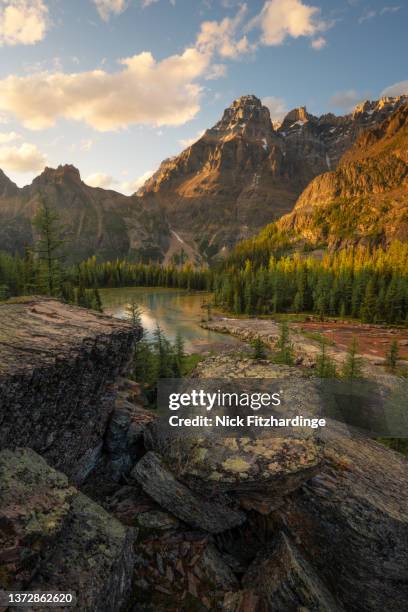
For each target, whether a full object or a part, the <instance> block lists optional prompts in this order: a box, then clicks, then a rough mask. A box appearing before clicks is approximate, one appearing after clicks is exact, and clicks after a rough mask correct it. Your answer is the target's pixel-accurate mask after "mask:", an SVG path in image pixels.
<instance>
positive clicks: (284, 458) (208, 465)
mask: <svg viewBox="0 0 408 612" xmlns="http://www.w3.org/2000/svg"><path fill="white" fill-rule="evenodd" d="M144 435H145V440H146V445H147V446H148V447H149V448H152V449H154V450H155V451H157V452H158V453H161V455H162V456H163V457H165V459H166V464H167V466H168V467H169V469H171V470H172V471H173V472H174V473H176V474H177V478H178V480H179V481H180V482H182V483H184V484H185V485H187V486H188V487H189V488H190V489H191V490H193V491H195V492H196V493H198V494H205V495H206V496H208V497H210V498H214V497H216V496H218V495H223V494H228V495H230V496H232V497H234V499H236V500H237V501H238V502H239V504H240V505H241V506H242V508H244V509H246V510H251V509H253V510H257V511H258V512H260V513H261V514H269V513H270V512H271V511H272V510H274V509H276V508H277V507H278V506H279V505H280V504H281V503H282V500H283V499H284V497H285V496H286V495H288V493H290V492H292V491H294V490H296V489H297V488H298V487H300V486H301V485H302V484H303V483H304V482H305V481H306V480H308V479H310V478H311V477H312V476H314V475H315V474H317V473H318V471H319V470H320V465H321V461H322V456H321V452H320V450H321V449H320V444H319V442H318V441H317V440H316V439H315V438H314V437H313V436H312V437H309V438H307V437H305V438H300V439H294V438H293V439H292V438H288V439H286V438H278V437H273V436H267V435H266V434H265V435H263V436H259V437H258V438H255V439H252V438H249V437H241V438H223V437H220V436H216V435H214V436H202V437H200V438H193V437H190V436H183V435H176V434H174V433H173V431H170V432H169V429H168V427H167V426H166V424H165V423H164V422H163V421H160V420H157V421H154V422H152V423H150V424H149V425H148V426H147V427H146V430H145V434H144ZM136 471H137V468H136Z"/></svg>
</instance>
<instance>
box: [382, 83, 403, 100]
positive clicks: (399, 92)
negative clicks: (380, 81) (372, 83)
mask: <svg viewBox="0 0 408 612" xmlns="http://www.w3.org/2000/svg"><path fill="white" fill-rule="evenodd" d="M405 94H407V95H408V81H399V83H394V84H393V85H389V86H388V87H386V88H385V89H383V91H382V92H381V95H382V96H391V97H392V96H403V95H405Z"/></svg>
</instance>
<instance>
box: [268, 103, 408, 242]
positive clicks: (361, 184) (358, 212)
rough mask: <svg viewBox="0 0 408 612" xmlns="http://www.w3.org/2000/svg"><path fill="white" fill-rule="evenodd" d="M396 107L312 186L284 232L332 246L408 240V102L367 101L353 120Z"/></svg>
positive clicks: (285, 222) (286, 220)
mask: <svg viewBox="0 0 408 612" xmlns="http://www.w3.org/2000/svg"><path fill="white" fill-rule="evenodd" d="M404 99H405V102H406V103H405V104H403V103H402V102H403V101H404ZM395 107H396V110H395V111H394V112H393V113H392V114H391V115H388V116H386V118H385V119H384V120H383V121H382V122H381V123H379V124H377V125H375V126H374V127H371V128H370V129H366V130H364V131H362V132H361V133H360V136H359V137H358V138H357V140H356V142H355V143H354V145H353V146H352V147H351V148H349V149H348V150H347V151H346V152H345V153H344V155H343V156H342V157H341V159H340V162H339V163H338V164H337V168H336V169H335V170H334V171H332V172H326V173H324V174H322V175H321V176H318V177H316V178H315V179H314V180H313V181H312V182H311V183H310V184H309V185H308V186H307V188H306V189H305V190H304V192H303V193H302V195H301V196H300V198H299V200H298V201H297V203H296V206H295V208H294V210H293V212H292V213H291V214H289V215H287V216H285V217H283V218H282V219H281V220H280V221H279V227H280V229H281V230H283V231H286V232H287V231H294V232H295V234H296V235H297V236H300V237H302V238H304V239H306V240H307V241H309V242H311V243H315V244H316V243H325V242H326V243H328V244H329V246H339V245H345V244H347V245H351V246H352V245H355V244H356V243H359V242H362V243H363V244H370V245H375V246H378V245H385V246H386V245H388V244H389V243H390V242H391V241H392V240H395V239H397V240H401V241H405V240H406V239H407V237H408V222H407V212H406V211H407V204H408V100H407V98H406V97H405V98H400V99H398V100H394V101H392V100H390V99H384V100H382V101H380V102H379V103H377V104H374V103H366V104H364V105H362V106H361V107H359V108H358V109H357V110H356V111H355V112H354V114H353V118H355V119H353V120H354V121H360V120H363V121H364V120H366V121H367V122H369V121H370V122H372V121H373V117H376V116H378V117H383V116H384V114H385V115H386V114H387V112H388V109H389V108H395Z"/></svg>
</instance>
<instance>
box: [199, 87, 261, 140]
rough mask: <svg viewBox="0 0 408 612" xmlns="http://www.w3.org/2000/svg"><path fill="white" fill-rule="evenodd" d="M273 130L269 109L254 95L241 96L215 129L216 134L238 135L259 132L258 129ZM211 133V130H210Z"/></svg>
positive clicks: (226, 110)
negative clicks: (238, 133)
mask: <svg viewBox="0 0 408 612" xmlns="http://www.w3.org/2000/svg"><path fill="white" fill-rule="evenodd" d="M260 127H262V129H264V130H265V129H266V130H267V132H269V131H271V130H272V122H271V116H270V113H269V110H268V108H266V106H263V105H262V102H261V100H260V99H259V98H257V97H256V96H253V95H247V96H241V97H240V98H237V99H236V100H234V102H233V103H232V104H231V105H230V106H229V107H228V108H226V109H225V111H224V114H223V117H222V119H221V121H219V122H218V123H217V124H216V125H215V126H214V127H213V128H212V130H214V131H215V132H230V133H237V132H240V133H241V132H243V131H244V130H245V131H248V129H249V130H250V131H253V128H255V131H258V128H260ZM210 131H211V130H210Z"/></svg>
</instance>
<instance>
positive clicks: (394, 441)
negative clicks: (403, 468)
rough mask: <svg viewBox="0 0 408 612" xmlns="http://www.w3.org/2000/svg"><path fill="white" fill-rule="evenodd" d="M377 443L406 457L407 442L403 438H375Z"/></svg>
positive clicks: (407, 450) (407, 451) (407, 453)
mask: <svg viewBox="0 0 408 612" xmlns="http://www.w3.org/2000/svg"><path fill="white" fill-rule="evenodd" d="M377 442H381V444H384V446H387V447H388V448H391V449H392V450H395V451H397V453H401V455H405V457H408V440H406V439H404V438H377Z"/></svg>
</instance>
